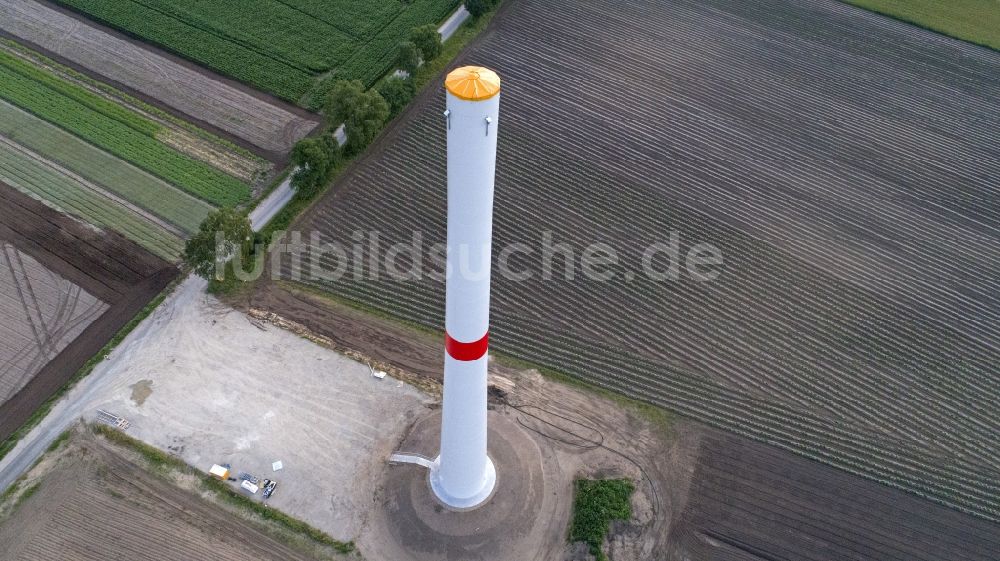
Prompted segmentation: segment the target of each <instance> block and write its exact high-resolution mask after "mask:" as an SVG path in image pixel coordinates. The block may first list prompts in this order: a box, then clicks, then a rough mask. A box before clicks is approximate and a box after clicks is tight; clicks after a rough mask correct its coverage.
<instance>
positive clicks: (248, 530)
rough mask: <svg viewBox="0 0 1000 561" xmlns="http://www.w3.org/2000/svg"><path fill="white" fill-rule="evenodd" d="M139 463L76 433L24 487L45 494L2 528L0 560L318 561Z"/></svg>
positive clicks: (15, 511)
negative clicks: (197, 560)
mask: <svg viewBox="0 0 1000 561" xmlns="http://www.w3.org/2000/svg"><path fill="white" fill-rule="evenodd" d="M135 461H136V460H133V458H132V457H131V455H130V454H127V453H125V452H123V451H121V450H119V449H118V448H117V447H115V446H113V445H111V444H109V443H108V442H106V441H104V440H103V439H100V438H98V437H95V436H93V435H91V434H89V433H88V432H86V430H85V429H76V430H75V431H74V435H73V437H72V439H71V440H70V441H69V442H68V443H67V444H64V445H63V449H61V450H60V451H59V452H58V453H57V454H56V455H55V457H51V455H50V456H49V457H46V458H45V459H44V460H43V463H42V464H41V466H40V469H36V470H33V472H31V473H30V474H29V477H28V480H27V481H25V482H23V483H22V488H28V487H29V486H31V485H38V490H37V491H36V492H35V493H34V494H33V495H31V496H30V497H29V498H27V499H25V500H24V501H23V502H22V504H20V505H18V506H17V507H16V508H14V509H13V512H12V514H11V515H10V517H9V518H8V519H7V520H5V521H4V522H3V524H2V525H0V558H2V559H4V560H6V561H29V560H30V561H46V560H51V561H56V560H63V559H78V560H81V561H84V560H94V561H103V560H106V559H157V560H163V561H189V560H191V559H213V560H218V561H263V560H283V561H284V560H291V561H306V560H308V559H312V557H308V556H306V555H304V554H302V553H300V552H298V551H296V550H295V549H292V548H291V547H288V546H286V545H284V544H282V543H279V542H278V541H276V540H275V539H274V538H272V537H271V536H269V535H267V534H265V533H264V532H262V531H260V530H258V529H257V527H256V526H255V525H251V524H249V523H248V522H246V521H245V520H242V519H241V518H239V517H237V516H234V515H233V514H232V513H230V512H227V511H226V510H224V509H222V508H220V507H219V506H216V505H213V504H211V503H209V502H208V501H206V500H205V499H204V498H202V497H200V496H198V495H197V494H195V493H194V492H191V491H189V490H186V489H185V488H182V487H180V486H178V485H175V484H174V483H172V482H171V481H168V480H167V479H166V478H164V477H163V476H162V475H157V474H154V473H151V472H149V471H147V470H146V469H144V468H143V467H141V466H140V465H139V464H137V463H135ZM37 472H42V473H40V474H39V473H37ZM8 508H9V507H8Z"/></svg>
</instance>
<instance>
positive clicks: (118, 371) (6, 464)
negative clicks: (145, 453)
mask: <svg viewBox="0 0 1000 561" xmlns="http://www.w3.org/2000/svg"><path fill="white" fill-rule="evenodd" d="M204 288H205V282H204V281H203V280H201V279H198V278H194V277H192V278H190V279H188V280H186V281H185V282H184V283H182V284H181V285H180V286H179V287H178V289H177V291H176V292H175V293H174V294H173V295H172V296H171V297H170V298H169V299H168V300H167V301H166V302H165V303H164V304H163V305H162V306H161V307H160V308H159V309H157V311H156V312H155V313H154V314H153V315H152V316H150V318H149V319H148V320H147V321H146V322H144V323H143V325H141V326H140V327H139V328H137V329H136V331H134V332H133V333H132V334H131V335H130V336H129V337H128V338H126V340H125V341H124V342H123V343H122V344H121V345H120V346H119V347H118V348H117V349H116V350H115V351H114V353H113V354H112V355H111V356H110V357H109V358H108V360H107V361H105V362H104V363H102V364H101V365H99V366H98V368H96V369H95V370H94V372H93V373H92V374H91V375H90V376H88V377H87V378H85V379H84V381H83V382H81V383H80V384H79V385H78V386H77V387H76V388H74V390H73V391H72V392H70V394H69V395H68V396H67V399H64V400H63V401H62V402H60V403H59V404H58V405H57V406H56V407H55V408H54V409H53V411H52V413H50V414H49V416H48V417H47V418H46V419H45V420H44V421H43V422H42V423H41V424H40V425H39V426H38V427H37V428H36V429H35V430H34V431H32V432H31V433H30V434H29V435H28V436H27V437H26V438H25V439H24V440H22V442H21V443H20V444H19V445H18V447H17V448H16V449H15V450H14V451H13V452H11V454H9V455H8V456H7V457H6V458H4V460H3V461H0V487H5V486H6V485H7V484H9V483H10V481H11V480H13V478H16V477H17V475H18V474H20V473H21V471H22V470H23V469H24V468H25V467H27V466H28V465H30V464H31V462H33V461H34V459H35V458H37V455H38V454H39V453H40V452H41V451H42V450H44V447H45V446H46V444H47V443H48V442H50V441H51V439H53V438H55V437H56V436H57V435H58V434H59V433H60V432H61V431H63V430H65V429H66V428H67V427H68V426H70V424H71V423H73V422H74V421H75V420H76V419H78V418H80V417H81V416H82V417H84V418H86V419H91V418H93V416H94V415H95V412H96V411H97V409H105V410H108V411H111V412H113V413H115V414H118V415H121V416H124V417H126V418H127V419H128V420H129V421H130V423H131V427H130V428H129V429H128V433H129V434H130V435H132V436H134V437H137V438H140V439H142V440H143V441H145V442H148V443H150V444H153V445H155V446H158V447H160V448H162V449H165V450H169V451H171V452H173V453H175V454H177V455H178V456H180V457H181V458H182V459H183V460H184V461H186V462H188V463H190V464H192V465H194V466H196V467H199V468H204V469H205V470H206V471H207V470H208V469H209V468H210V467H211V466H212V464H213V463H230V464H232V466H233V469H234V471H249V472H251V473H254V474H256V475H257V476H259V477H261V478H265V477H267V478H273V479H275V480H277V481H278V487H277V489H276V491H275V493H274V496H273V497H272V498H271V499H270V501H269V504H271V505H273V506H274V507H276V508H279V509H281V510H282V511H284V512H287V513H289V514H291V515H293V516H295V517H298V518H301V519H304V520H306V521H308V522H310V523H311V524H314V525H316V526H317V527H319V528H321V529H322V530H324V531H326V532H328V533H329V534H330V535H332V536H333V537H335V538H337V539H340V540H350V539H354V538H355V537H356V536H357V534H358V532H359V531H360V528H361V525H362V522H363V520H362V518H363V516H362V515H363V513H364V512H367V509H368V508H370V505H371V496H372V494H373V493H374V489H375V486H376V485H377V481H376V478H377V475H378V474H379V473H381V470H380V469H376V468H377V467H378V466H376V464H377V463H379V462H382V461H383V460H384V458H386V457H388V455H389V453H390V452H391V451H392V448H393V447H394V446H395V444H396V443H397V442H398V441H399V440H400V439H401V438H402V433H403V431H404V430H405V428H406V427H407V426H408V424H409V420H410V419H412V418H414V417H415V415H416V414H417V413H418V412H419V411H421V410H423V408H424V407H423V401H424V399H423V398H422V397H421V394H420V393H419V392H417V390H415V389H413V388H411V387H410V386H408V385H406V384H403V383H402V382H399V381H396V380H394V379H392V378H389V377H387V378H385V379H383V380H377V379H375V378H372V377H371V375H370V371H369V369H368V367H367V366H366V365H364V364H361V363H358V362H354V361H351V360H349V359H347V358H345V357H343V356H342V355H339V354H337V353H335V352H332V351H329V350H327V349H324V348H322V347H320V346H318V345H315V344H313V343H311V342H309V341H307V340H306V339H303V338H300V337H298V336H296V335H294V334H292V333H290V332H286V331H282V330H280V329H277V328H274V327H263V326H261V327H258V326H256V325H254V324H252V323H251V322H250V321H249V320H248V319H247V317H246V316H244V315H243V314H242V313H240V312H236V311H234V310H231V309H229V308H226V307H224V306H223V305H222V304H220V303H219V302H218V301H216V300H215V299H214V298H212V297H210V296H207V295H206V294H205V292H204ZM276 460H281V461H282V463H283V464H284V467H283V469H282V470H281V471H280V472H277V473H274V472H272V470H271V463H272V462H274V461H276Z"/></svg>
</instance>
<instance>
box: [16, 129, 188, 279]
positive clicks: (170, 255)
mask: <svg viewBox="0 0 1000 561" xmlns="http://www.w3.org/2000/svg"><path fill="white" fill-rule="evenodd" d="M0 179H2V180H3V181H4V182H5V183H8V184H10V185H11V186H13V187H16V188H17V189H19V190H21V191H23V192H25V193H27V194H29V195H31V196H33V197H35V198H37V199H41V200H43V201H46V202H47V203H48V204H50V205H52V206H54V207H56V208H58V209H59V210H61V211H63V212H65V213H67V214H71V215H74V216H77V217H79V218H82V219H83V220H85V221H87V222H90V223H91V224H94V225H96V226H101V227H104V228H108V229H113V230H117V231H119V232H121V233H122V234H123V235H124V236H125V237H127V238H129V239H131V240H132V241H134V242H136V243H138V244H139V245H141V246H143V247H145V248H146V249H148V250H149V251H151V252H153V253H155V254H156V255H159V256H160V257H162V258H164V259H167V260H168V261H173V260H175V259H177V256H178V255H180V253H181V249H182V248H183V242H182V240H181V239H180V238H179V237H177V236H175V235H173V234H171V233H170V232H168V231H166V230H165V229H163V228H161V227H160V226H159V225H157V224H155V223H153V222H151V221H149V220H147V219H146V218H144V217H143V216H142V215H140V214H137V213H135V212H133V211H132V210H131V209H129V208H127V207H125V206H122V205H121V204H118V203H117V202H116V201H114V200H111V199H109V198H108V197H106V196H103V195H102V194H101V193H99V192H96V191H94V190H92V189H88V188H87V187H86V185H85V184H83V183H82V182H80V181H78V180H76V179H74V178H72V177H70V176H68V175H66V174H63V173H59V172H58V171H57V170H55V169H53V168H51V167H49V166H46V165H45V163H43V162H41V161H39V160H37V159H35V158H32V157H30V156H26V155H24V154H21V153H19V152H17V151H16V150H11V149H9V148H8V147H7V146H5V145H3V144H0Z"/></svg>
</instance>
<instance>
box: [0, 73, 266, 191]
mask: <svg viewBox="0 0 1000 561" xmlns="http://www.w3.org/2000/svg"><path fill="white" fill-rule="evenodd" d="M0 97H3V98H4V99H6V100H7V101H9V102H11V103H12V104H14V105H17V106H19V107H21V108H22V109H24V110H25V111H28V112H30V113H33V114H34V115H36V116H38V117H39V118H41V119H44V120H46V121H49V122H50V123H53V124H55V125H57V126H59V127H60V128H62V129H64V130H66V131H68V132H70V133H72V134H74V135H76V136H78V137H80V138H82V139H84V140H86V141H87V142H89V143H91V144H93V145H95V146H97V147H99V148H101V149H103V150H105V151H107V152H109V153H111V154H114V155H115V156H118V157H120V158H122V159H123V160H126V161H128V162H132V163H134V164H135V165H136V166H138V167H140V168H142V169H144V170H146V171H148V172H149V173H151V174H153V175H156V176H157V177H160V178H162V179H164V180H165V181H167V182H169V183H171V184H172V185H176V186H177V187H180V188H181V189H184V190H185V191H187V192H189V193H191V194H192V195H195V196H196V197H199V198H202V199H204V200H206V201H208V202H211V203H214V204H216V205H218V206H235V205H238V204H240V203H242V202H245V201H247V200H249V198H250V187H249V186H248V185H246V184H244V183H242V182H241V181H239V180H238V179H236V178H234V177H232V176H229V175H227V174H225V173H223V172H221V171H219V170H217V169H215V168H213V167H211V166H210V165H208V164H206V163H204V162H201V161H198V160H195V159H194V158H191V157H189V156H186V155H184V154H181V153H180V152H177V151H176V150H174V149H172V148H170V147H168V146H166V145H165V144H162V143H160V142H159V141H158V140H156V139H155V138H152V137H150V136H148V135H147V134H145V133H143V132H139V131H138V130H136V129H135V128H132V126H131V125H126V124H125V123H123V122H121V121H118V120H116V119H114V118H111V117H108V116H107V115H105V114H104V113H101V112H100V111H97V110H95V109H93V108H92V107H90V106H88V105H87V104H86V103H84V102H81V101H79V100H77V99H74V98H72V97H68V96H67V95H65V94H64V93H62V92H61V91H60V90H58V89H53V88H52V87H50V86H48V85H46V84H44V83H42V82H38V81H36V80H34V79H33V78H30V77H28V76H25V75H23V74H21V73H19V72H16V71H14V70H12V69H11V68H9V67H7V66H2V65H0Z"/></svg>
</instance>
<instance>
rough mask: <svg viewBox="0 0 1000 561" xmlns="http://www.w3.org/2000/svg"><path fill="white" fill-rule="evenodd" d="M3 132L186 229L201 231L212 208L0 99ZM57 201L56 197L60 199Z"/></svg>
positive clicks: (53, 160)
mask: <svg viewBox="0 0 1000 561" xmlns="http://www.w3.org/2000/svg"><path fill="white" fill-rule="evenodd" d="M0 136H4V137H7V138H8V139H10V140H11V141H13V142H15V143H17V144H19V145H21V146H23V147H25V148H27V149H28V150H31V151H32V152H35V153H38V154H43V155H44V157H45V158H46V159H48V160H50V161H52V162H54V163H56V164H59V165H60V166H62V167H64V168H67V169H69V170H71V171H72V172H73V173H75V174H77V175H79V176H81V177H83V178H85V179H87V180H88V181H91V182H93V183H96V184H98V185H100V186H101V187H102V188H103V189H105V190H107V191H109V192H112V193H114V194H115V195H117V196H119V197H121V198H123V199H126V200H128V201H129V202H131V203H133V204H135V205H136V206H139V207H141V208H143V209H145V210H147V211H149V212H151V213H153V214H155V215H156V216H158V217H160V218H161V219H163V220H164V221H166V222H169V223H171V224H173V225H175V226H177V228H178V229H180V230H182V231H184V232H185V233H192V232H194V231H195V230H197V229H198V225H199V224H200V223H201V221H202V219H204V218H205V216H206V215H207V214H208V213H209V212H211V211H212V206H211V205H209V204H208V203H206V202H203V201H201V200H199V199H196V198H194V197H192V196H190V195H188V194H186V193H184V192H182V191H179V190H177V189H175V188H173V187H171V186H170V185H169V184H167V183H165V182H164V181H162V180H160V179H158V178H156V177H153V176H151V175H149V174H148V173H145V172H143V171H141V170H139V169H138V168H136V167H133V166H131V165H128V164H127V163H125V162H123V161H121V160H119V159H118V158H115V157H114V156H112V155H110V154H108V153H106V152H103V151H102V150H100V149H98V148H96V147H94V146H92V145H90V144H88V143H86V142H84V141H82V140H80V139H79V138H77V137H75V136H73V135H71V134H69V133H67V132H66V131H64V130H62V129H60V128H58V127H56V126H55V125H52V124H50V123H47V122H45V121H43V120H41V119H39V118H38V117H35V116H34V115H31V114H28V113H26V112H24V111H22V110H20V109H18V108H16V107H13V106H11V105H9V104H7V103H4V102H0ZM56 202H57V203H58V201H56Z"/></svg>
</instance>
